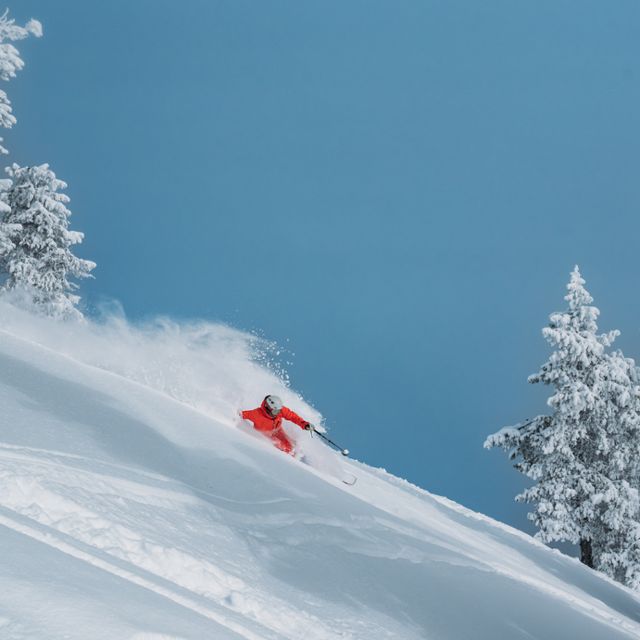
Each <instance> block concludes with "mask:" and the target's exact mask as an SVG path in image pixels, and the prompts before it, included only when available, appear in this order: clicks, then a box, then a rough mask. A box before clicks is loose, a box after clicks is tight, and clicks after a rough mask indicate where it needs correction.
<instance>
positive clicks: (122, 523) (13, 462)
mask: <svg viewBox="0 0 640 640" xmlns="http://www.w3.org/2000/svg"><path fill="white" fill-rule="evenodd" d="M0 449H4V451H0V460H2V467H1V469H0V495H2V496H3V498H2V505H3V507H4V508H3V509H2V511H3V512H6V511H7V510H10V511H14V512H15V513H16V514H19V515H20V516H23V517H25V518H28V519H29V520H32V521H35V522H37V523H38V524H40V525H44V526H45V527H47V529H48V530H49V531H55V532H57V533H61V534H65V535H66V536H68V538H70V539H73V540H77V541H79V542H82V543H84V544H85V545H87V546H88V547H93V548H95V549H98V550H100V551H101V552H104V553H107V554H109V555H110V556H113V557H114V558H117V559H119V560H124V561H125V562H127V563H128V564H129V565H131V566H132V567H135V568H136V569H143V570H144V571H146V572H148V573H149V574H151V575H154V576H157V577H160V578H162V579H164V580H166V581H167V582H169V583H173V584H175V585H177V586H179V587H181V588H183V589H185V590H187V591H189V592H192V593H193V594H196V595H198V596H202V597H204V598H205V599H206V600H207V601H209V602H211V603H215V604H216V605H218V606H219V607H221V608H223V609H228V610H230V611H232V612H236V613H240V614H242V615H243V616H246V617H248V618H250V619H253V620H255V621H256V622H257V623H259V624H260V625H261V626H263V627H264V628H265V629H266V630H269V631H274V632H276V633H277V634H278V635H277V636H274V637H284V638H291V639H292V640H293V639H295V638H300V637H302V636H303V635H304V636H305V637H306V638H309V639H312V640H325V639H327V638H331V637H336V630H335V629H331V628H329V627H327V625H326V624H325V623H324V622H323V621H322V620H320V619H318V618H316V617H313V616H310V615H308V614H306V613H304V612H300V611H296V610H295V609H294V608H292V607H291V606H290V605H288V604H287V603H285V602H283V601H280V600H278V599H276V598H270V599H266V598H265V597H264V595H263V594H261V593H260V592H258V591H256V590H254V589H252V588H251V586H250V585H248V584H247V583H246V582H245V581H244V580H242V579H241V578H239V577H237V576H236V575H234V572H233V570H234V567H233V566H231V568H230V569H222V568H221V567H219V566H217V565H216V564H214V563H212V562H211V561H209V560H208V559H207V558H204V557H201V556H198V555H197V553H196V552H194V551H193V550H188V549H186V548H183V549H180V548H175V547H167V546H164V545H163V544H162V543H161V542H159V541H155V536H154V531H157V530H162V531H165V532H166V531H167V530H168V529H169V530H170V529H171V528H172V527H173V523H172V519H171V518H170V517H169V518H167V519H166V520H165V521H164V522H163V521H158V517H157V516H158V513H159V512H162V510H167V511H169V512H173V510H175V509H176V508H181V507H182V508H183V507H184V506H189V505H191V506H192V507H197V505H198V500H197V499H196V498H195V497H194V496H191V495H189V494H188V493H186V492H184V491H180V490H179V488H178V487H174V488H172V489H163V488H158V487H157V486H156V485H155V482H157V480H159V479H160V478H159V477H158V476H155V475H151V474H142V477H143V478H144V477H145V476H146V479H147V480H152V481H155V482H154V484H153V485H150V484H148V483H144V484H142V483H140V482H136V481H134V480H131V479H121V478H113V477H110V476H108V475H106V474H97V473H95V472H93V471H90V470H87V469H79V468H77V467H75V466H74V467H69V466H67V465H65V464H64V463H62V462H53V461H50V460H41V459H36V460H34V459H30V457H29V456H28V455H26V454H25V453H16V449H19V448H16V447H8V448H7V446H6V445H0ZM73 460H74V462H75V463H76V464H77V463H78V462H81V458H79V457H74V458H73ZM116 468H117V470H118V471H120V472H122V471H128V472H129V473H130V474H131V475H132V476H134V477H135V476H140V475H141V474H139V473H138V471H137V470H131V469H129V470H127V469H126V468H125V467H122V466H120V465H118V466H117V467H116ZM70 483H72V484H70ZM165 483H166V484H167V485H171V484H172V483H171V482H170V481H169V480H168V479H165ZM86 486H91V491H87V490H86V489H84V488H83V487H86ZM124 495H126V496H127V497H126V499H125V498H123V497H122V496H124ZM131 501H137V502H138V504H137V506H136V512H137V513H138V514H140V513H142V512H143V511H145V510H146V511H148V512H149V513H148V516H149V518H150V520H149V521H148V522H149V527H148V529H146V530H145V531H140V530H137V531H136V530H134V529H133V528H130V525H131V524H132V523H131V522H130V521H129V520H128V518H127V512H126V511H125V510H119V509H118V505H122V506H125V505H126V507H127V510H129V509H130V507H131V505H130V504H128V503H130V502H131ZM89 505H91V507H89ZM149 507H153V509H152V510H150V509H149ZM105 514H109V516H108V517H106V516H105ZM194 515H195V514H194ZM117 516H120V517H119V518H118V517H117ZM143 520H144V518H143ZM0 524H2V525H4V526H7V527H9V528H13V529H14V530H17V531H20V532H21V533H24V534H25V535H29V536H30V537H33V538H35V539H37V540H40V541H41V542H45V543H47V544H49V545H51V546H54V547H56V548H57V549H59V550H60V551H63V552H64V553H67V554H69V555H73V556H74V557H77V558H80V559H83V560H85V561H86V562H89V563H90V564H93V565H94V566H97V567H99V568H101V569H104V570H106V571H109V572H111V573H114V574H116V575H119V576H120V577H124V578H126V579H128V580H130V581H133V582H135V583H136V584H139V585H141V586H144V587H145V588H148V589H151V590H153V591H155V592H156V593H160V594H161V595H163V596H165V597H168V598H170V599H172V600H174V601H175V602H177V603H179V604H181V605H183V606H187V607H189V608H191V609H193V610H194V611H196V612H198V613H200V614H202V615H205V616H206V617H209V618H211V619H212V620H214V621H216V622H218V623H219V624H221V625H224V626H227V627H229V628H230V629H232V630H233V631H235V632H237V633H239V634H240V635H243V637H246V638H247V639H248V640H254V639H256V638H265V637H269V636H268V634H267V633H266V632H265V631H262V632H261V634H260V635H256V634H255V633H254V632H252V631H250V630H248V629H245V628H243V627H242V626H240V625H238V624H237V623H234V622H231V621H229V620H228V619H227V618H225V617H224V616H222V615H221V614H219V613H214V612H213V611H211V610H210V609H207V608H204V607H202V606H201V605H196V604H194V603H192V602H189V600H188V599H187V598H185V597H184V596H179V595H177V594H173V593H171V592H170V591H169V590H168V589H166V588H163V587H159V586H157V585H154V584H152V583H151V582H150V581H149V580H148V579H143V578H140V577H139V576H137V575H135V574H134V573H133V572H132V571H123V570H121V569H117V568H116V567H114V565H112V564H110V563H109V562H106V561H104V560H100V559H97V558H96V557H95V556H93V555H91V554H90V553H87V552H86V551H79V550H78V549H76V548H74V547H73V546H72V545H70V544H68V543H65V542H62V541H61V540H60V539H57V538H56V537H55V536H54V535H52V534H51V533H50V534H47V535H45V534H42V533H38V532H37V531H36V530H35V529H33V528H29V527H25V526H24V525H19V524H16V523H15V522H12V521H11V520H10V519H9V518H8V517H7V516H6V515H2V516H0ZM182 526H183V527H184V528H185V529H186V530H187V531H188V532H189V533H190V534H191V535H193V536H197V535H198V533H197V532H202V531H206V530H207V529H209V530H211V529H212V528H215V525H212V524H211V523H206V522H200V521H198V519H197V518H194V520H193V522H184V521H183V523H182ZM138 527H139V524H138ZM216 534H217V535H216V536H215V546H217V547H219V548H222V549H223V550H224V554H223V555H227V554H228V553H229V550H230V549H231V548H232V547H233V540H232V538H231V536H225V533H224V531H220V529H219V528H218V529H216ZM185 542H186V540H185ZM186 546H187V545H185V547H186ZM204 546H207V545H206V544H205V545H204ZM209 546H211V547H212V546H213V542H212V543H211V544H210V545H209ZM242 557H243V558H247V557H248V554H247V555H245V554H242ZM220 560H221V562H222V558H220ZM238 568H240V567H235V569H238ZM241 568H242V569H243V571H246V564H245V563H243V566H242V567H241ZM256 571H257V569H256ZM283 621H284V622H283ZM339 635H340V637H344V638H345V639H347V638H349V637H350V636H349V635H344V634H343V633H341V632H340V633H339Z"/></svg>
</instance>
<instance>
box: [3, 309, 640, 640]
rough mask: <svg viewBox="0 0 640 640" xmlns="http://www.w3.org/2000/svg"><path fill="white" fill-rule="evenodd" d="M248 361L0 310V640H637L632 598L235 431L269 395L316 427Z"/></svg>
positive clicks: (229, 340) (230, 334)
mask: <svg viewBox="0 0 640 640" xmlns="http://www.w3.org/2000/svg"><path fill="white" fill-rule="evenodd" d="M254 342H255V341H254V339H253V338H250V337H248V336H246V335H245V334H242V333H240V332H237V331H234V330H232V329H229V328H225V327H220V326H215V325H206V324H202V323H200V324H179V323H170V322H166V321H165V322H153V323H149V324H148V325H146V326H145V327H137V328H136V327H132V326H130V325H129V324H128V323H127V322H126V320H124V319H123V318H122V317H119V318H118V317H116V319H111V320H109V321H107V322H104V323H102V324H95V323H89V322H86V323H80V324H62V323H52V322H51V321H47V320H44V319H39V318H33V317H31V316H29V315H28V314H26V313H24V312H21V311H17V310H15V309H14V308H13V307H9V306H8V305H3V304H0V402H1V406H2V423H1V426H0V545H1V548H2V551H3V553H2V559H1V560H0V580H1V584H2V587H3V588H2V589H1V590H0V638H2V640H25V639H29V640H31V639H37V640H49V639H51V640H54V639H55V640H62V639H63V638H64V639H67V640H69V639H78V640H102V639H104V640H209V639H216V640H218V639H219V640H232V639H233V640H241V639H247V640H258V639H265V640H280V639H291V640H329V639H345V640H346V639H349V640H356V639H363V640H364V639H366V640H371V639H376V640H387V639H401V640H417V639H429V640H431V639H433V640H454V639H455V640H485V639H486V640H503V639H523V640H524V639H527V640H532V639H539V640H554V639H563V640H564V639H566V638H580V639H581V640H596V639H602V640H616V639H622V638H640V598H639V597H638V595H636V594H635V593H633V592H632V591H630V590H628V589H626V588H624V587H622V586H620V585H617V584H615V583H613V582H612V581H610V580H608V579H607V578H605V577H603V576H601V575H599V574H597V573H595V572H593V571H590V570H588V569H587V568H585V567H583V566H582V565H580V563H579V562H578V561H577V560H575V559H573V558H569V557H566V556H564V555H562V554H560V553H559V552H557V551H553V550H550V549H548V548H546V547H545V546H544V545H542V544H540V543H538V542H536V541H534V540H533V539H532V538H530V537H529V536H527V535H525V534H523V533H521V532H518V531H516V530H514V529H512V528H510V527H507V526H506V525H503V524H500V523H498V522H495V521H494V520H491V519H490V518H487V517H485V516H482V515H480V514H477V513H474V512H472V511H469V510H468V509H465V508H464V507H461V506H459V505H457V504H455V503H453V502H451V501H449V500H447V499H445V498H440V497H438V496H434V495H431V494H429V493H428V492H426V491H423V490H421V489H419V488H417V487H415V486H413V485H411V484H409V483H407V482H405V481H403V480H400V479H398V478H395V477H393V476H391V475H389V474H387V473H386V472H384V471H383V470H379V469H373V468H371V467H368V466H366V465H364V464H360V463H358V462H355V461H345V460H339V459H338V457H337V456H336V455H334V454H332V453H329V451H328V449H326V448H324V447H322V446H321V445H320V444H318V443H317V441H313V444H312V445H309V442H310V440H309V434H307V433H303V432H301V431H300V430H298V431H299V434H300V438H299V446H300V447H301V448H302V449H304V450H305V453H306V454H307V458H308V459H309V460H310V461H311V463H312V464H314V465H315V466H316V467H321V468H322V469H323V471H319V470H318V469H317V468H313V467H311V466H309V465H305V464H303V463H302V462H300V461H299V460H296V459H293V458H291V457H289V456H287V455H285V454H283V453H281V452H279V451H277V450H275V449H274V448H273V447H271V445H270V444H268V443H266V442H265V441H263V440H262V439H261V438H259V437H250V435H248V434H247V432H245V431H244V430H242V429H239V428H238V425H237V422H236V409H237V408H240V407H243V408H252V407H254V406H256V405H257V404H258V403H259V401H260V400H261V398H262V396H263V395H264V394H265V393H268V392H273V393H278V394H279V395H282V396H283V398H284V399H285V403H287V404H289V405H290V406H292V408H294V409H295V410H296V411H299V412H300V413H302V414H303V415H304V416H306V417H308V418H309V419H311V420H312V421H315V422H317V423H319V424H320V423H321V416H320V415H319V414H318V413H317V412H315V411H314V410H313V409H312V408H311V407H310V406H308V405H307V404H306V403H305V402H304V401H303V400H302V399H301V398H299V397H298V396H296V395H295V394H294V393H293V392H292V391H291V390H290V389H288V388H287V387H286V385H285V384H283V383H282V382H281V381H280V380H279V378H278V377H277V376H276V375H275V374H273V373H272V372H271V371H270V370H269V369H267V368H265V367H263V366H260V365H258V364H256V363H255V361H253V360H252V352H253V348H254V347H252V345H253V344H254ZM254 346H255V345H254ZM424 428H428V425H425V426H424ZM345 434H346V436H347V437H346V438H345ZM341 439H342V440H344V439H346V440H348V431H346V432H341ZM346 444H348V442H347V443H346ZM453 463H454V462H453V461H452V464H453ZM340 469H342V471H340ZM326 472H328V473H326ZM342 472H344V473H347V472H351V473H354V474H356V475H357V476H358V482H357V484H356V485H355V486H354V487H348V486H346V485H345V484H343V483H342V482H340V480H339V479H336V477H334V476H337V475H339V474H340V473H342Z"/></svg>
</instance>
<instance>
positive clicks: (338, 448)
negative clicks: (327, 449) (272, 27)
mask: <svg viewBox="0 0 640 640" xmlns="http://www.w3.org/2000/svg"><path fill="white" fill-rule="evenodd" d="M316 433H317V434H318V435H319V436H320V437H321V438H322V439H323V440H326V441H327V442H328V443H329V444H330V445H331V446H333V447H335V448H336V449H337V450H338V451H339V452H340V453H341V454H342V455H343V456H348V455H349V449H343V448H342V447H339V446H338V445H337V444H336V443H335V442H334V441H333V440H329V438H327V436H325V435H324V433H320V432H319V431H316Z"/></svg>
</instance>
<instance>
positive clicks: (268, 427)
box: [241, 400, 309, 453]
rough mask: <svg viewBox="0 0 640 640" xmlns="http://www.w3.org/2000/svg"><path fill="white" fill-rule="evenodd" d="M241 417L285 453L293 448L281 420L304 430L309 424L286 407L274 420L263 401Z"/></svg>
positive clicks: (244, 412)
mask: <svg viewBox="0 0 640 640" xmlns="http://www.w3.org/2000/svg"><path fill="white" fill-rule="evenodd" d="M241 415H242V417H243V418H244V419H245V420H250V421H251V422H253V428H254V429H256V431H261V432H262V433H264V435H265V436H267V437H268V438H271V440H273V443H274V444H275V445H276V447H278V449H282V451H286V452H287V453H291V450H292V448H293V447H292V445H291V442H290V441H289V438H287V435H286V433H285V432H284V429H283V428H282V420H283V419H284V420H289V422H293V423H294V424H297V425H298V426H299V427H300V428H301V429H304V428H305V427H306V426H307V425H308V424H309V423H308V422H307V421H306V420H303V419H302V418H301V417H300V416H299V415H298V414H297V413H295V412H294V411H291V409H288V408H287V407H282V411H280V413H279V414H278V415H277V416H276V417H275V418H274V417H273V416H272V415H271V414H270V413H269V412H268V411H267V409H266V407H265V403H264V400H263V401H262V404H261V405H260V406H259V407H258V408H257V409H250V410H249V411H243V412H242V413H241Z"/></svg>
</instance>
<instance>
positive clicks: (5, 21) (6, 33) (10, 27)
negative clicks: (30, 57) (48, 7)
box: [0, 10, 42, 153]
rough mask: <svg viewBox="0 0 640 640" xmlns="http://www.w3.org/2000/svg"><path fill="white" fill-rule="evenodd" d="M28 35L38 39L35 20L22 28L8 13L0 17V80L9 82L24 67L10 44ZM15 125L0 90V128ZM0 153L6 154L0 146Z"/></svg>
mask: <svg viewBox="0 0 640 640" xmlns="http://www.w3.org/2000/svg"><path fill="white" fill-rule="evenodd" d="M29 35H34V36H36V37H40V36H41V35H42V25H41V24H40V23H39V22H38V21H37V20H29V22H27V24H26V25H25V26H24V27H21V26H19V25H17V24H16V23H15V21H14V20H12V19H10V18H9V11H8V10H7V11H5V12H4V13H3V14H2V15H0V79H1V80H11V78H15V77H16V73H17V72H18V71H20V70H21V69H22V68H23V67H24V62H23V60H22V58H21V57H20V52H19V51H18V50H17V49H16V48H15V47H14V46H13V45H12V44H11V42H15V41H16V40H23V39H24V38H26V37H27V36H29ZM15 123H16V118H15V116H14V115H13V112H12V110H11V102H10V101H9V97H8V96H7V94H6V93H5V92H4V91H2V90H1V89H0V127H4V128H5V129H10V128H11V127H12V126H13V125H14V124H15ZM0 142H2V138H0ZM0 153H8V152H7V150H6V149H5V148H4V147H3V146H2V145H1V144H0Z"/></svg>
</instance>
